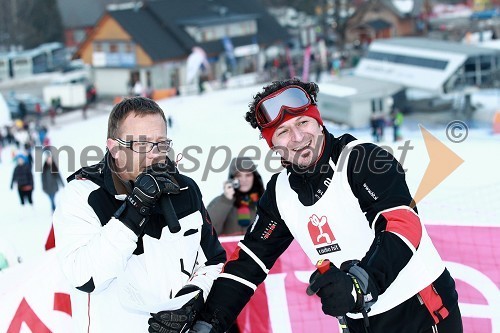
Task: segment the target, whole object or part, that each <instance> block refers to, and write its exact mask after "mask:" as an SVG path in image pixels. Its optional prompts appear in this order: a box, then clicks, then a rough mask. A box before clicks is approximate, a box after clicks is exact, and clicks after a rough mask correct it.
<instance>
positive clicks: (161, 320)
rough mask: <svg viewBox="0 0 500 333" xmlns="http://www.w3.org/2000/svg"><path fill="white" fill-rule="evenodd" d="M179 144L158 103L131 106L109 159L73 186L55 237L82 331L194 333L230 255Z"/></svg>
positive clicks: (112, 136) (121, 112) (121, 117)
mask: <svg viewBox="0 0 500 333" xmlns="http://www.w3.org/2000/svg"><path fill="white" fill-rule="evenodd" d="M171 144H172V142H171V140H170V139H168V138H167V125H166V119H165V116H164V112H163V110H162V109H161V108H160V107H159V106H158V105H157V104H156V103H155V102H154V101H152V100H150V99H148V98H144V97H132V98H129V99H124V100H123V101H122V102H120V103H118V104H116V105H115V106H114V108H113V110H112V111H111V114H110V116H109V120H108V133H107V141H106V147H107V150H108V151H107V152H106V154H105V156H104V158H103V160H102V161H100V162H99V163H98V164H95V165H92V166H89V167H83V168H81V169H80V170H78V171H77V172H76V173H74V174H73V175H72V176H70V177H69V178H68V181H69V183H68V185H67V186H66V187H65V189H64V190H63V191H64V193H63V195H62V196H61V202H60V204H59V205H58V206H57V208H56V210H55V213H54V233H55V239H56V251H57V252H58V258H59V261H60V263H61V267H62V271H63V273H64V274H65V276H66V277H67V280H68V281H69V283H70V284H71V285H72V286H73V287H74V289H72V292H71V306H72V320H73V322H74V325H73V326H74V332H152V333H154V332H171V333H180V332H186V331H187V330H188V329H189V327H190V326H191V324H192V322H193V321H194V319H195V317H196V316H197V314H198V312H199V311H200V309H201V308H202V307H203V304H204V299H206V297H207V296H208V294H209V292H210V289H211V287H212V284H213V282H214V280H215V279H216V278H217V276H218V274H219V273H220V271H221V269H222V264H223V263H224V261H225V259H226V254H225V251H224V249H223V248H222V246H221V245H220V243H219V241H218V239H217V236H216V235H215V234H214V233H213V232H212V225H211V222H210V220H209V217H208V213H207V211H206V209H205V207H204V205H203V201H202V195H201V192H200V189H199V188H198V185H197V184H196V183H195V182H194V181H193V180H192V179H191V178H188V177H186V176H184V175H181V174H179V172H178V170H177V168H176V165H175V164H174V163H173V162H172V161H170V159H169V158H168V157H167V152H168V151H169V149H170V147H171ZM179 229H180V230H179ZM181 297H182V298H181ZM181 300H182V301H181Z"/></svg>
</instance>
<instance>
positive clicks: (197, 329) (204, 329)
mask: <svg viewBox="0 0 500 333" xmlns="http://www.w3.org/2000/svg"><path fill="white" fill-rule="evenodd" d="M189 333H216V332H215V330H214V329H213V328H212V325H210V324H209V323H207V322H206V321H201V320H198V321H196V323H194V325H193V328H191V329H190V330H189Z"/></svg>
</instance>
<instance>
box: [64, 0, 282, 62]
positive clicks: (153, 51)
mask: <svg viewBox="0 0 500 333" xmlns="http://www.w3.org/2000/svg"><path fill="white" fill-rule="evenodd" d="M60 1H66V0H60ZM108 1H110V0H108ZM107 13H108V14H109V16H110V17H111V18H113V19H114V20H115V21H116V22H117V23H118V24H119V25H120V26H121V27H122V28H123V29H124V30H125V31H126V32H127V33H128V34H129V35H130V36H131V37H132V39H133V40H134V42H135V43H137V44H138V45H140V46H141V47H142V48H143V49H144V51H145V52H146V53H147V54H148V55H149V56H150V57H151V58H152V60H153V61H154V62H159V61H164V60H167V59H175V58H185V57H188V56H189V54H190V53H191V51H192V48H193V47H194V46H200V47H201V48H203V49H204V50H205V52H206V53H207V55H208V56H213V55H218V54H220V53H222V52H224V45H223V43H222V40H215V41H210V42H206V43H197V42H196V41H195V40H194V39H193V38H192V37H191V36H190V35H189V34H188V33H187V32H186V30H185V27H186V26H197V27H200V26H210V25H214V24H222V23H226V24H227V23H234V22H242V21H247V20H256V22H257V34H256V35H247V36H240V37H234V38H231V42H232V44H233V46H234V47H238V46H243V45H248V44H253V43H258V44H259V45H261V46H262V45H271V44H274V43H276V42H285V41H286V40H287V39H288V38H289V37H290V36H289V34H288V32H287V31H286V30H285V29H284V28H283V27H281V26H280V25H279V24H278V22H277V21H276V19H274V18H273V17H272V16H271V15H270V14H269V13H268V12H267V11H266V9H265V8H264V7H262V6H261V5H260V4H259V3H258V1H257V0H245V1H234V0H182V1H170V0H149V1H145V2H144V3H136V5H135V6H133V5H122V6H116V8H114V9H112V8H110V7H108V9H107Z"/></svg>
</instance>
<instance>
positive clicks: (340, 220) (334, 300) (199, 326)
mask: <svg viewBox="0 0 500 333" xmlns="http://www.w3.org/2000/svg"><path fill="white" fill-rule="evenodd" d="M318 91H319V89H318V86H317V85H316V84H315V83H313V82H310V83H306V82H301V81H299V80H297V79H291V80H286V81H277V82H273V83H272V84H270V85H268V86H266V87H264V90H263V91H262V92H260V93H258V94H257V95H256V96H255V98H254V100H253V102H252V103H251V104H250V110H249V111H248V112H247V113H246V117H245V118H246V120H247V122H249V123H250V125H251V126H252V127H253V128H258V129H259V130H260V134H261V136H262V138H264V139H265V140H266V142H267V143H268V145H269V147H270V148H271V149H272V150H274V151H276V152H277V153H278V154H280V155H281V158H282V164H283V166H284V167H285V168H284V170H283V171H282V172H280V173H278V174H275V175H273V176H272V178H271V180H270V181H269V183H268V185H267V187H266V191H265V193H264V195H263V196H262V198H261V199H260V201H259V203H258V207H257V216H256V218H255V220H254V222H253V224H252V226H251V227H250V228H249V231H248V232H247V234H246V235H245V237H244V239H243V240H242V241H241V242H240V243H239V244H238V248H237V249H236V251H235V252H234V254H233V255H232V256H231V258H230V259H229V260H228V262H226V264H225V266H224V271H223V273H221V275H220V276H219V278H218V279H217V281H216V282H215V284H214V286H213V288H212V290H211V292H210V295H209V297H208V300H207V302H206V304H205V308H204V310H203V311H202V312H201V314H200V319H199V320H198V321H197V322H196V323H195V325H194V326H193V329H192V330H191V331H190V332H193V333H194V332H197V333H222V332H225V330H226V329H227V327H229V325H230V324H231V323H232V322H233V321H234V320H235V318H236V317H237V315H238V313H239V312H240V311H241V310H242V308H243V307H244V306H245V304H246V303H247V302H248V301H249V299H250V297H251V296H252V295H253V293H254V291H255V289H256V288H257V286H258V285H259V284H260V283H262V282H263V281H264V279H265V278H266V276H267V274H268V273H269V270H270V269H271V267H272V266H273V264H274V263H275V261H276V260H277V259H278V257H279V256H280V255H281V254H282V253H283V252H284V251H285V250H286V248H287V247H288V246H289V245H290V243H291V242H292V240H294V239H295V240H296V241H297V242H298V243H299V245H300V246H301V247H302V249H303V250H304V252H305V253H306V255H307V256H308V257H309V259H310V260H311V262H312V264H313V265H314V264H315V265H316V267H317V269H316V271H314V272H313V274H312V275H311V277H310V279H309V286H308V287H307V288H305V287H304V291H306V292H307V294H308V295H310V296H313V295H314V294H316V295H317V296H318V297H319V298H320V300H321V303H322V310H323V312H324V313H325V314H327V315H330V316H334V317H337V319H339V323H340V324H341V329H342V332H343V333H347V332H350V333H366V332H371V333H401V332H404V333H427V332H429V333H430V332H441V333H443V332H445V333H460V332H462V331H463V329H462V321H461V315H460V310H459V307H458V301H457V299H458V296H457V292H456V290H455V282H454V280H453V278H452V277H451V276H450V274H449V272H448V270H447V269H446V267H445V266H444V263H443V262H442V260H441V258H440V257H439V254H438V253H437V251H436V249H435V248H434V246H433V244H432V242H431V240H430V238H429V236H428V235H427V233H426V231H425V227H424V226H423V224H422V223H421V221H420V218H419V216H418V212H417V208H416V207H415V205H414V203H413V200H412V197H411V195H410V193H409V190H408V186H407V184H406V181H405V175H404V171H403V168H402V166H401V165H400V164H399V162H398V161H397V160H396V159H395V158H394V157H393V156H392V155H391V154H390V153H389V152H387V151H385V150H384V149H382V148H381V147H379V146H377V145H375V144H372V143H365V142H361V141H359V140H356V139H355V138H354V137H353V136H351V135H349V134H344V135H342V136H339V137H334V136H333V135H332V134H330V133H329V132H328V131H327V129H326V128H325V127H324V126H323V120H322V118H321V115H320V112H319V110H318V107H317V105H316V98H317V93H318ZM311 267H312V265H311ZM304 294H306V293H304ZM304 297H307V296H306V295H304ZM314 297H316V296H314ZM329 329H332V328H328V327H325V331H327V330H329Z"/></svg>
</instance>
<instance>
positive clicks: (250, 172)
mask: <svg viewBox="0 0 500 333" xmlns="http://www.w3.org/2000/svg"><path fill="white" fill-rule="evenodd" d="M262 193H264V184H263V182H262V177H261V176H260V174H259V172H258V171H257V167H256V166H255V164H254V163H253V162H252V160H251V159H250V158H248V157H236V158H234V159H233V160H232V161H231V163H230V165H229V177H228V180H227V181H225V182H224V192H223V193H222V194H221V195H219V196H218V197H216V198H215V199H213V200H212V201H211V202H210V204H209V205H208V207H207V210H208V213H209V214H210V218H211V220H212V223H213V225H214V228H215V231H216V232H217V234H218V235H219V236H220V235H243V234H244V233H245V232H246V230H247V228H248V226H249V225H250V224H251V222H252V221H253V219H254V218H255V212H256V210H257V202H258V201H259V198H260V197H261V196H262Z"/></svg>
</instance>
